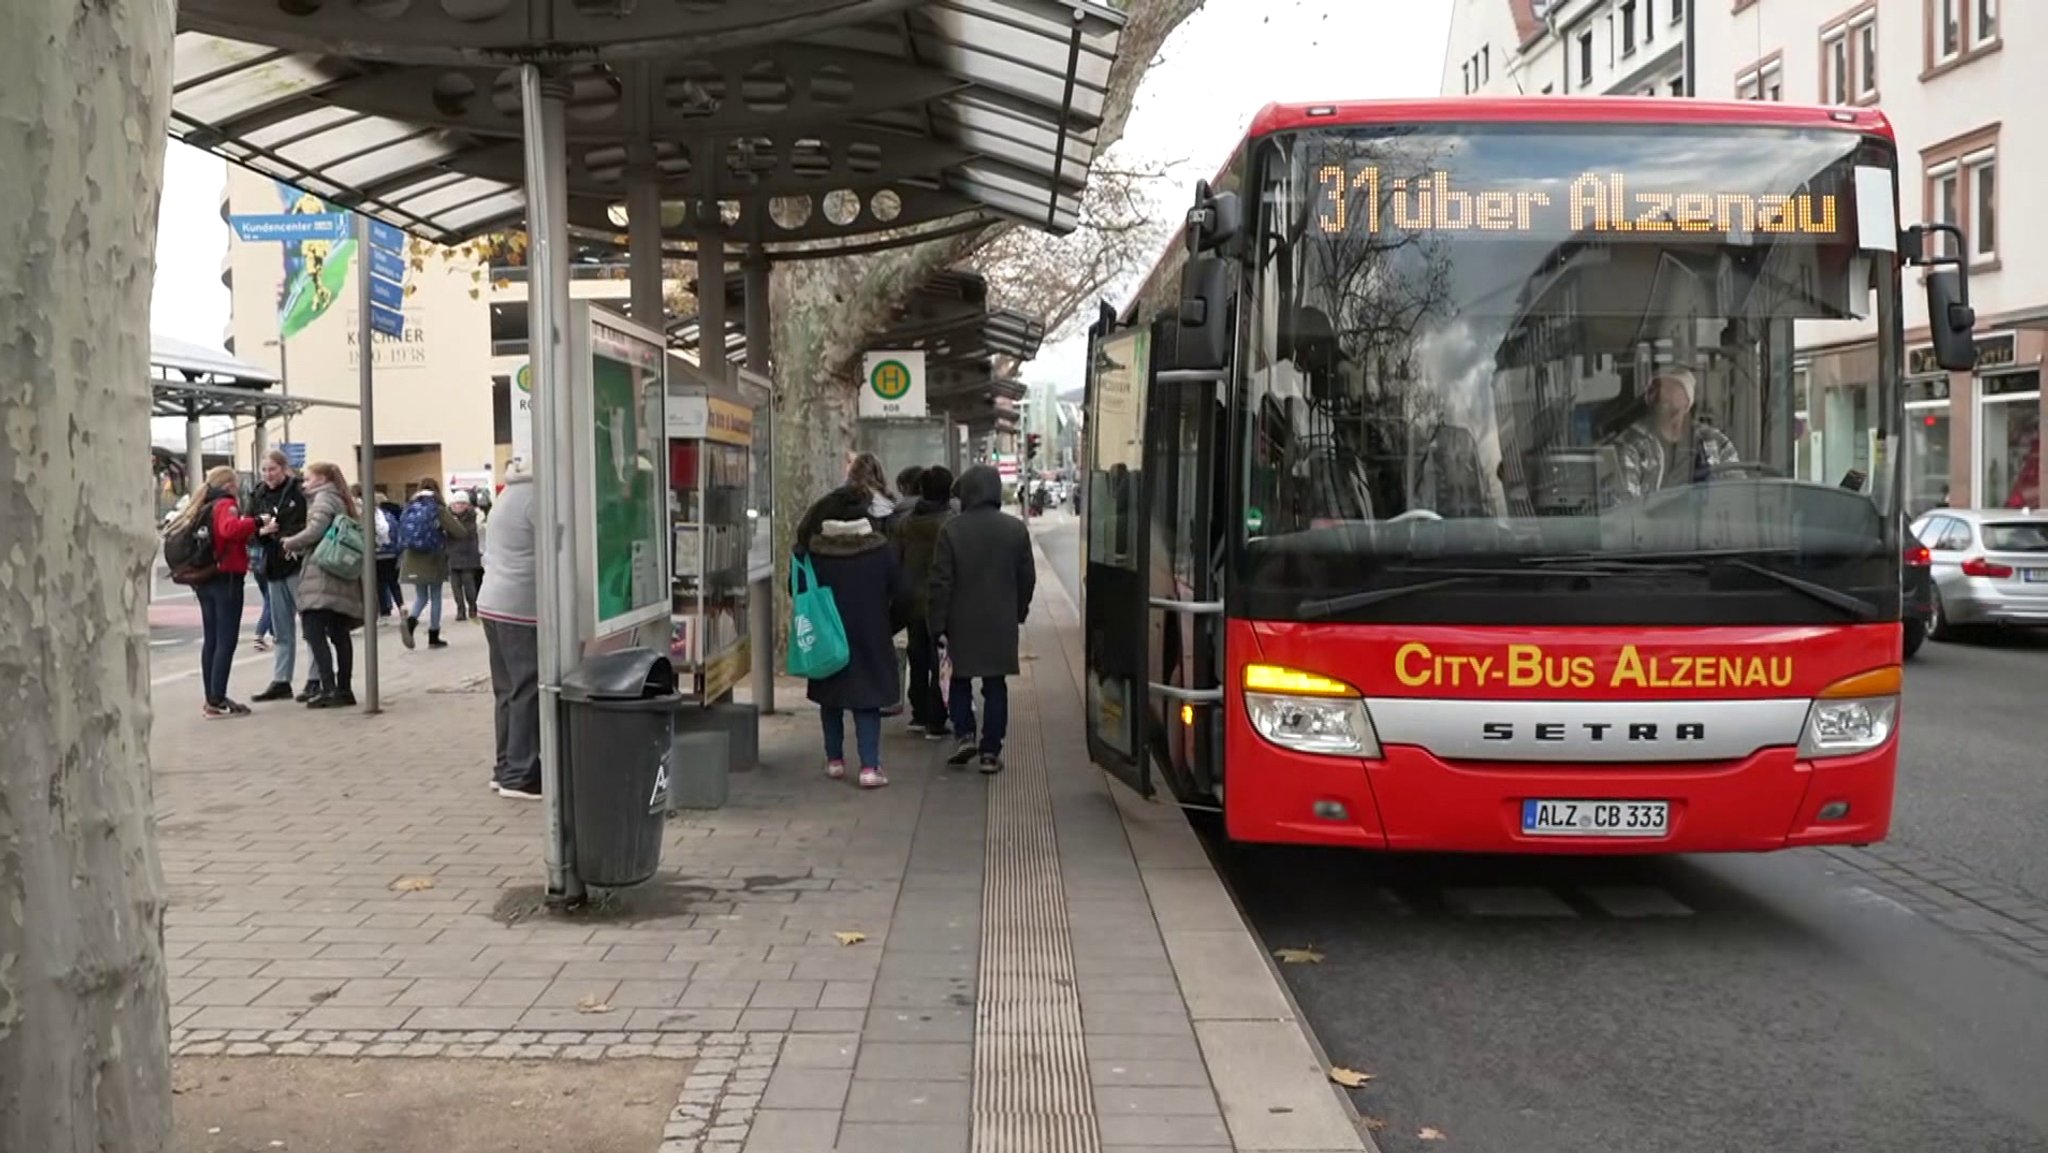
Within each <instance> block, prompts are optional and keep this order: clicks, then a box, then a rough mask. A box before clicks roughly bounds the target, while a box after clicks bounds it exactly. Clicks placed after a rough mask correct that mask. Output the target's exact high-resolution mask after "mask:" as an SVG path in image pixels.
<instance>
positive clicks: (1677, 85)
mask: <svg viewBox="0 0 2048 1153" xmlns="http://www.w3.org/2000/svg"><path fill="white" fill-rule="evenodd" d="M1722 2H1723V3H1726V2H1727V0H1722ZM1693 7H1694V3H1692V2H1691V0H1456V7H1455V8H1454V9H1453V10H1452V14H1451V35H1450V45H1449V48H1448V50H1447V52H1446V53H1445V58H1444V76H1443V84H1442V86H1441V91H1442V92H1443V94H1444V95H1446V96H1472V95H1479V94H1482V93H1483V94H1486V95H1491V96H1513V95H1523V96H1553V95H1555V96H1572V95H1579V96H1593V95H1599V96H1684V95H1686V94H1687V92H1688V90H1689V89H1688V81H1687V74H1686V55H1687V53H1686V49H1687V30H1688V29H1689V28H1690V26H1691V21H1692V17H1693V12H1692V9H1693Z"/></svg>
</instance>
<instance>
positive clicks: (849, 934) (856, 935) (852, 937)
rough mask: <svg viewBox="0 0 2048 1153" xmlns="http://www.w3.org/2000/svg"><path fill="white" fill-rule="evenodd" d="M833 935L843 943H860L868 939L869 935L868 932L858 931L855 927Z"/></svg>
mask: <svg viewBox="0 0 2048 1153" xmlns="http://www.w3.org/2000/svg"><path fill="white" fill-rule="evenodd" d="M832 935H833V936H834V937H837V938H839V943H840V944H842V945H858V944H860V943H861V942H862V941H865V940H867V939H868V935H867V934H866V933H862V932H858V931H856V930H853V929H846V930H843V931H841V932H837V933H834V934H832Z"/></svg>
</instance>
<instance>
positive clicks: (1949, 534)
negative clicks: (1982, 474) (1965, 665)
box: [1913, 508, 2048, 640]
mask: <svg viewBox="0 0 2048 1153" xmlns="http://www.w3.org/2000/svg"><path fill="white" fill-rule="evenodd" d="M1913 535H1914V536H1915V537H1918V538H1919V540H1920V543H1922V544H1924V545H1926V546H1927V551H1928V553H1929V559H1930V561H1931V562H1932V569H1933V575H1934V626H1933V629H1932V635H1933V636H1934V637H1935V639H1937V640H1951V639H1954V637H1955V635H1956V632H1957V630H1959V629H1967V628H1972V627H1976V626H1987V627H1989V626H2007V627H2011V626H2022V627H2039V626H2048V513H2041V512H2037V511H2032V510H2026V509H2019V510H2015V509H2000V508H1979V509H1956V508H1939V509H1935V510H1933V511H1931V512H1929V513H1927V514H1926V515H1924V516H1922V517H1921V518H1920V519H1919V520H1916V521H1914V522H1913Z"/></svg>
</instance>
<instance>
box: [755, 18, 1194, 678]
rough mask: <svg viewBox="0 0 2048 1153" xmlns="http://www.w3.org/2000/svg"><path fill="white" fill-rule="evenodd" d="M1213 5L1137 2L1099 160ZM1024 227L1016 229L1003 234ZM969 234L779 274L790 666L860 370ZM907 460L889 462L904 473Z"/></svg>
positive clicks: (778, 461)
mask: <svg viewBox="0 0 2048 1153" xmlns="http://www.w3.org/2000/svg"><path fill="white" fill-rule="evenodd" d="M1202 4H1203V0H1129V3H1127V4H1122V5H1118V6H1119V7H1122V8H1124V9H1125V13H1126V23H1125V26H1124V32H1123V38H1122V41H1121V43H1120V46H1119V48H1118V51H1117V58H1116V62H1115V64H1114V65H1113V66H1112V67H1111V69H1110V77H1109V85H1108V88H1107V92H1106V94H1105V96H1104V107H1103V118H1102V119H1103V122H1102V129H1101V131H1100V132H1099V133H1098V134H1097V140H1096V149H1095V152H1096V155H1097V156H1100V155H1102V154H1103V153H1104V152H1106V151H1108V149H1109V146H1110V145H1112V144H1114V143H1116V141H1117V140H1118V139H1119V138H1120V137H1121V136H1122V135H1123V130H1124V122H1125V121H1126V120H1127V119H1129V117H1130V112H1131V104H1132V102H1133V101H1134V100H1135V99H1136V97H1137V92H1138V84H1139V81H1141V80H1142V79H1143V78H1144V75H1145V71H1146V69H1148V68H1150V67H1151V66H1152V61H1153V58H1154V57H1155V56H1157V55H1158V53H1159V49H1160V46H1161V45H1162V44H1164V43H1165V42H1166V38H1167V36H1168V35H1170V34H1171V33H1172V32H1173V30H1174V29H1175V28H1177V27H1179V26H1180V24H1181V22H1182V21H1183V20H1186V19H1187V18H1188V17H1189V16H1192V15H1194V13H1195V12H1196V11H1198V10H1199V9H1200V8H1201V7H1202ZM1008 227H1014V226H1013V225H1010V224H998V225H993V226H992V228H1008ZM986 239H987V234H986V233H985V232H969V233H965V234H962V235H958V236H949V237H944V238H941V239H938V240H932V241H927V242H925V243H923V244H916V245H911V246H909V247H907V248H900V249H896V250H894V251H889V252H881V253H875V254H872V255H867V256H849V257H836V258H832V259H825V260H807V261H796V262H792V263H789V264H783V265H778V266H776V268H775V270H774V274H773V280H772V282H771V287H770V290H769V301H770V305H769V308H770V310H771V311H770V316H771V317H772V324H771V326H770V327H771V336H770V349H771V356H772V358H773V364H774V372H775V393H776V396H775V535H776V541H775V550H776V558H777V559H776V565H777V571H778V572H779V574H780V578H781V579H780V580H778V581H777V584H776V587H777V591H776V606H777V607H776V613H775V621H776V625H775V628H776V633H775V649H776V653H777V654H778V655H777V656H776V658H775V659H776V660H777V662H778V664H779V663H780V661H781V656H780V654H781V653H782V652H783V646H784V639H785V633H786V630H787V628H788V624H789V555H790V548H791V546H792V545H793V544H794V543H795V539H794V538H795V536H796V527H797V523H798V522H799V521H801V520H802V519H803V515H804V511H805V510H806V509H808V508H809V507H810V505H811V502H812V501H815V500H816V499H818V498H819V497H820V496H823V495H824V494H825V493H826V492H828V491H829V490H831V489H832V488H833V487H834V486H836V485H838V484H839V483H840V482H841V481H843V480H844V479H845V477H844V473H845V471H846V452H847V450H848V449H851V448H852V447H853V445H854V420H855V412H856V409H857V407H858V406H857V402H856V397H857V396H858V393H859V384H860V360H861V355H862V353H863V352H865V351H866V349H867V346H868V343H869V341H870V340H871V339H872V338H873V336H874V335H875V333H876V332H878V331H879V330H880V329H881V327H882V326H883V324H885V323H886V322H887V321H888V319H889V314H890V310H891V309H894V308H895V307H896V306H897V305H899V304H902V303H903V302H904V301H906V300H908V299H909V298H910V295H911V294H912V293H913V292H915V291H917V289H918V288H920V287H921V286H923V284H924V283H925V282H926V281H927V280H929V279H930V278H931V276H932V275H933V274H934V273H937V272H940V271H942V270H944V269H946V268H948V267H951V266H952V265H954V264H956V263H958V262H959V261H961V260H963V259H965V258H966V257H967V256H968V255H969V254H971V253H972V252H974V250H975V249H976V248H977V247H978V246H979V245H981V244H982V243H984V242H985V241H986ZM902 463H904V462H900V461H884V462H883V465H884V466H885V467H886V468H889V469H894V468H896V467H898V466H900V465H901V464H902Z"/></svg>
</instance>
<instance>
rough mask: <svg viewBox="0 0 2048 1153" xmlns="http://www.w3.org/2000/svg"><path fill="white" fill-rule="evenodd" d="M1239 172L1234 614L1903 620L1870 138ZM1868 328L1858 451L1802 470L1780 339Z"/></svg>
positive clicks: (1885, 233) (1633, 131) (1577, 137)
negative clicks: (1250, 245)
mask: <svg viewBox="0 0 2048 1153" xmlns="http://www.w3.org/2000/svg"><path fill="white" fill-rule="evenodd" d="M1256 163H1257V167H1256V169H1255V171H1256V173H1257V176H1256V177H1255V179H1257V180H1258V181H1259V189H1258V196H1257V198H1256V203H1257V204H1258V226H1257V229H1256V232H1255V233H1254V235H1253V238H1252V239H1253V240H1254V241H1255V245H1256V247H1255V251H1254V252H1253V254H1252V263H1253V269H1252V281H1251V295H1250V299H1249V300H1247V301H1246V302H1245V305H1244V308H1243V312H1242V315H1243V317H1244V322H1245V328H1246V330H1247V335H1246V338H1245V340H1244V344H1243V346H1242V348H1241V351H1240V379H1241V381H1242V387H1241V390H1240V391H1239V396H1240V397H1242V408H1241V409H1240V411H1239V413H1238V420H1237V427H1238V428H1239V429H1240V430H1241V439H1240V441H1239V450H1240V465H1241V473H1240V476H1241V478H1242V483H1243V494H1244V501H1243V507H1242V513H1243V516H1242V521H1243V523H1242V525H1241V526H1239V528H1240V537H1239V543H1240V548H1239V549H1238V557H1239V562H1240V572H1239V576H1240V580H1239V581H1238V586H1237V587H1238V588H1239V589H1240V590H1242V591H1243V595H1244V596H1245V597H1247V598H1249V600H1250V602H1251V603H1250V604H1249V605H1244V604H1241V605H1240V607H1241V608H1245V609H1246V611H1250V612H1254V613H1257V614H1259V615H1277V616H1290V617H1291V616H1295V615H1307V616H1318V615H1321V616H1335V617H1342V616H1356V617H1361V618H1372V619H1387V618H1393V619H1415V620H1422V619H1429V620H1459V619H1468V620H1480V619H1493V618H1494V617H1495V616H1496V615H1505V616H1506V617H1507V618H1508V619H1513V620H1518V621H1532V620H1535V619H1539V618H1555V619H1557V620H1560V621H1572V622H1583V621H1587V620H1596V619H1597V620H1608V621H1612V622H1615V623H1645V624H1649V623H1703V621H1706V620H1725V621H1728V622H1729V623H1737V622H1743V621H1755V622H1758V623H1764V622H1773V621H1785V622H1793V621H1806V620H1841V619H1845V618H1856V619H1866V620H1868V619H1884V618H1885V617H1886V615H1887V614H1889V615H1891V616H1893V617H1895V616H1896V614H1897V583H1898V578H1897V563H1898V559H1897V555H1896V554H1897V547H1896V541H1897V534H1898V532H1899V528H1898V524H1897V521H1898V515H1897V510H1896V508H1895V499H1896V498H1895V494H1894V492H1893V489H1894V474H1895V472H1896V468H1895V462H1894V461H1893V460H1892V458H1891V455H1890V454H1889V453H1888V452H1887V451H1886V450H1887V446H1888V445H1894V444H1896V443H1897V436H1898V433H1899V427H1898V424H1899V418H1898V416H1897V413H1896V411H1895V410H1896V409H1897V399H1898V398H1897V394H1896V392H1895V388H1894V385H1893V381H1894V380H1895V378H1896V372H1895V367H1896V365H1895V357H1896V341H1895V339H1894V337H1893V336H1892V335H1890V334H1895V333H1896V331H1897V324H1898V317H1897V312H1898V308H1897V292H1898V278H1897V261H1896V251H1895V249H1896V234H1897V226H1896V223H1895V219H1894V208H1893V204H1894V199H1893V198H1894V191H1893V189H1894V179H1895V178H1894V175H1893V169H1894V163H1895V162H1894V160H1893V158H1892V156H1891V154H1890V152H1889V148H1888V146H1887V145H1884V144H1883V143H1882V142H1879V141H1876V140H1872V139H1870V138H1866V137H1863V136H1860V135H1857V134H1854V133H1848V132H1826V131H1814V130H1790V129H1774V128H1773V129H1760V128H1740V129H1733V128H1690V127H1671V126H1654V127H1638V126H1627V127H1622V126H1615V125H1601V126H1565V125H1486V126H1471V127H1456V126H1454V127H1445V126H1442V125H1430V126H1426V127H1423V128H1414V129H1410V128H1400V127H1393V128H1370V129H1356V128H1354V129H1343V130H1331V131H1321V132H1316V131H1310V132H1300V133H1293V134H1289V135H1286V136H1281V137H1276V138H1274V139H1272V140H1269V141H1267V142H1265V144H1264V145H1263V147H1262V149H1261V151H1260V153H1259V155H1258V157H1257V161H1256ZM1873 321H1874V322H1875V323H1876V324H1877V325H1878V327H1879V329H1880V330H1881V331H1882V332H1884V333H1886V334H1887V336H1886V337H1885V338H1884V339H1881V340H1879V342H1878V344H1879V347H1880V350H1881V352H1880V355H1879V356H1878V357H1876V358H1873V363H1872V365H1871V368H1872V370H1873V371H1872V372H1871V379H1870V380H1868V381H1865V382H1861V383H1860V384H1855V383H1852V385H1851V386H1850V387H1848V388H1845V389H1843V390H1842V392H1843V394H1844V395H1845V396H1847V397H1848V398H1849V400H1848V401H1847V402H1842V403H1846V406H1847V407H1846V408H1845V415H1843V416H1841V417H1840V418H1839V420H1840V424H1841V425H1843V426H1846V427H1841V428H1834V427H1831V428H1830V429H1829V430H1828V435H1829V436H1830V437H1837V436H1846V437H1854V438H1857V439H1856V444H1855V450H1856V451H1855V452H1854V453H1853V454H1852V455H1847V456H1844V455H1843V454H1840V453H1835V454H1830V455H1829V458H1828V459H1829V460H1830V461H1834V462H1838V463H1840V462H1845V461H1846V462H1847V464H1848V467H1844V468H1842V470H1841V475H1837V476H1820V475H1816V474H1815V473H1814V470H1813V467H1812V465H1811V464H1810V462H1809V461H1808V459H1807V458H1808V454H1806V453H1804V452H1802V451H1801V450H1802V442H1803V441H1804V440H1805V438H1806V437H1807V428H1806V423H1807V422H1806V413H1805V411H1804V410H1805V398H1804V396H1803V395H1802V382H1801V381H1800V380H1799V379H1798V374H1797V372H1796V367H1795V366H1796V351H1795V350H1796V348H1797V341H1798V339H1799V338H1800V337H1801V335H1802V334H1808V333H1810V332H1812V331H1819V329H1808V328H1806V327H1804V326H1806V325H1815V326H1818V325H1822V324H1831V325H1834V326H1835V327H1846V328H1847V330H1848V331H1850V332H1854V331H1855V330H1856V327H1857V324H1858V322H1864V323H1866V324H1867V323H1869V322H1873ZM1808 339H1811V336H1810V335H1809V336H1808ZM1838 402H1840V398H1839V397H1836V396H1835V395H1834V394H1833V393H1830V403H1831V404H1838ZM1828 415H1829V417H1830V420H1831V421H1833V420H1835V419H1837V418H1836V416H1835V409H1834V408H1830V409H1829V410H1828ZM1587 591H1593V592H1595V593H1597V594H1598V595H1597V596H1596V597H1593V598H1587V597H1582V596H1575V595H1570V594H1576V593H1584V592H1587ZM1703 614H1704V615H1703Z"/></svg>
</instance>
